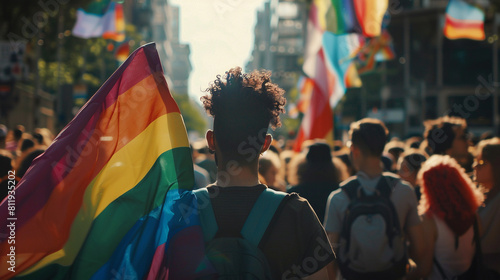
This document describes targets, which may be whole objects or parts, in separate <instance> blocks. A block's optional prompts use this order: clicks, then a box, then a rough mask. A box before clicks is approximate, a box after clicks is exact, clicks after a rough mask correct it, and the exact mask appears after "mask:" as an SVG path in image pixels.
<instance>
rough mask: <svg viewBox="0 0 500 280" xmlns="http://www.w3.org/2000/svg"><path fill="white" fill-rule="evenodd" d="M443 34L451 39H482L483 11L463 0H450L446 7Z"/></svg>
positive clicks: (483, 36)
mask: <svg viewBox="0 0 500 280" xmlns="http://www.w3.org/2000/svg"><path fill="white" fill-rule="evenodd" d="M444 35H445V36H446V37H447V38H448V39H451V40H454V39H472V40H478V41H480V40H484V38H485V34H484V12H483V11H482V10H481V9H480V8H478V7H475V6H473V5H471V4H469V3H467V2H466V1H464V0H450V2H449V3H448V7H447V8H446V19H445V25H444Z"/></svg>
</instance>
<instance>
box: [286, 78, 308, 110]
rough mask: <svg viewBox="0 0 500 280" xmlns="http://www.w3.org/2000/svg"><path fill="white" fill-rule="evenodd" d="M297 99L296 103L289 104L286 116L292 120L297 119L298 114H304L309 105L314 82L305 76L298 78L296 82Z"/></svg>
mask: <svg viewBox="0 0 500 280" xmlns="http://www.w3.org/2000/svg"><path fill="white" fill-rule="evenodd" d="M297 89H298V90H299V97H298V100H297V102H295V104H294V103H290V107H289V110H288V115H289V116H290V117H292V118H296V117H298V115H299V113H303V114H304V113H305V112H306V111H307V109H308V108H309V104H310V103H311V95H312V92H313V89H314V80H313V79H311V78H308V77H305V76H300V77H299V81H298V82H297Z"/></svg>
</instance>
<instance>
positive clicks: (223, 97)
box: [201, 67, 286, 164]
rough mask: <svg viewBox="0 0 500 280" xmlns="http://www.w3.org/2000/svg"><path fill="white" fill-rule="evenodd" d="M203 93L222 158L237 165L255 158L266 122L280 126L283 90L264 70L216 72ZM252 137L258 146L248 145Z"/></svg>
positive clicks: (266, 125)
mask: <svg viewBox="0 0 500 280" xmlns="http://www.w3.org/2000/svg"><path fill="white" fill-rule="evenodd" d="M206 92H208V94H207V95H205V96H202V97H201V101H202V102H203V106H204V108H205V110H206V111H207V112H208V113H209V114H210V115H211V116H212V117H214V134H215V138H216V141H217V143H218V145H219V148H220V149H221V152H222V153H223V154H224V155H225V158H227V159H231V160H236V161H237V162H239V163H241V164H245V162H247V163H250V162H254V160H257V157H256V155H258V154H259V153H260V149H261V148H262V145H263V144H264V139H265V134H266V132H267V130H268V128H269V125H271V127H272V128H273V129H274V128H276V127H280V126H281V120H280V117H279V115H280V113H284V112H285V104H286V99H285V97H284V96H283V95H284V93H285V91H284V90H283V89H281V88H280V87H279V86H278V85H276V84H274V83H272V82H271V73H270V72H268V71H253V72H252V73H249V74H244V73H242V70H241V68H240V67H236V68H231V69H230V70H229V71H227V72H226V73H225V74H224V75H223V76H221V75H217V78H216V79H215V81H213V83H211V84H210V86H209V87H208V88H207V89H206ZM255 137H256V139H257V143H258V145H255V144H252V143H253V142H254V141H253V140H252V139H255ZM247 146H250V147H247Z"/></svg>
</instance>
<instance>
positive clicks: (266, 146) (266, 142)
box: [260, 134, 273, 154]
mask: <svg viewBox="0 0 500 280" xmlns="http://www.w3.org/2000/svg"><path fill="white" fill-rule="evenodd" d="M272 142H273V136H272V135H271V134H266V138H265V140H264V145H262V149H261V150H260V153H261V154H262V153H264V152H265V151H267V150H268V149H269V147H270V146H271V143H272Z"/></svg>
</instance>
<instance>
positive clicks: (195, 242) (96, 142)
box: [0, 44, 213, 279]
mask: <svg viewBox="0 0 500 280" xmlns="http://www.w3.org/2000/svg"><path fill="white" fill-rule="evenodd" d="M193 184H194V179H193V163H192V160H191V154H190V150H189V143H188V139H187V134H186V130H185V127H184V122H183V119H182V116H181V114H180V112H179V108H178V107H177V104H176V103H175V101H174V100H173V99H172V96H171V95H170V93H169V90H168V88H167V84H166V82H165V79H164V77H163V70H162V67H161V64H160V61H159V57H158V54H157V52H156V49H155V45H154V44H148V45H145V46H143V47H141V48H139V49H137V50H136V51H135V52H134V53H132V54H131V55H130V57H129V58H128V59H127V60H126V61H125V62H124V63H123V64H122V66H121V67H119V68H118V70H116V72H115V73H114V74H113V75H112V76H111V77H110V78H109V79H108V80H107V81H106V82H105V83H104V85H103V86H102V87H101V88H100V89H99V90H98V91H97V92H96V94H95V95H94V96H93V97H92V98H91V99H90V100H89V101H88V102H87V104H86V105H85V106H84V107H83V108H82V109H81V111H80V112H79V113H78V115H77V116H76V117H75V118H74V119H73V120H72V121H71V122H70V123H69V124H68V125H67V126H66V127H65V128H64V129H63V131H62V132H61V133H60V134H59V135H58V136H57V137H56V139H55V140H54V142H53V143H52V145H51V146H50V147H49V148H48V149H47V150H46V151H45V153H44V154H42V155H41V156H40V157H38V158H37V159H35V160H34V161H33V164H32V166H31V167H30V169H29V170H28V171H27V173H26V175H25V176H24V177H23V179H22V180H21V182H20V183H19V185H18V187H17V188H16V190H15V199H16V200H15V201H16V205H15V211H14V213H13V216H12V215H10V214H9V212H8V211H7V210H8V203H7V200H4V201H3V202H2V204H0V218H1V219H2V221H7V218H9V217H15V218H16V219H17V220H16V221H15V226H16V236H15V242H16V243H15V258H16V260H15V272H11V271H8V270H6V269H5V270H1V271H0V278H2V279H5V278H10V277H13V276H18V277H20V278H22V279H159V278H161V279H193V278H194V277H198V276H202V275H206V274H210V273H212V272H213V271H212V268H211V266H210V265H209V264H208V263H207V262H206V259H205V257H204V244H203V237H202V232H201V228H200V226H199V219H198V215H197V212H198V211H197V203H196V199H195V198H194V195H193V194H192V193H191V189H192V187H193ZM0 230H1V231H0V233H2V239H3V240H0V249H1V252H2V255H1V256H0V262H2V263H3V264H6V262H7V261H8V258H9V256H7V252H9V250H11V248H10V247H11V246H12V245H11V244H9V243H8V240H7V239H6V238H5V236H6V233H8V231H7V230H8V228H7V225H6V224H4V225H3V226H2V228H1V229H0ZM4 252H6V253H5V254H4Z"/></svg>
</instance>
